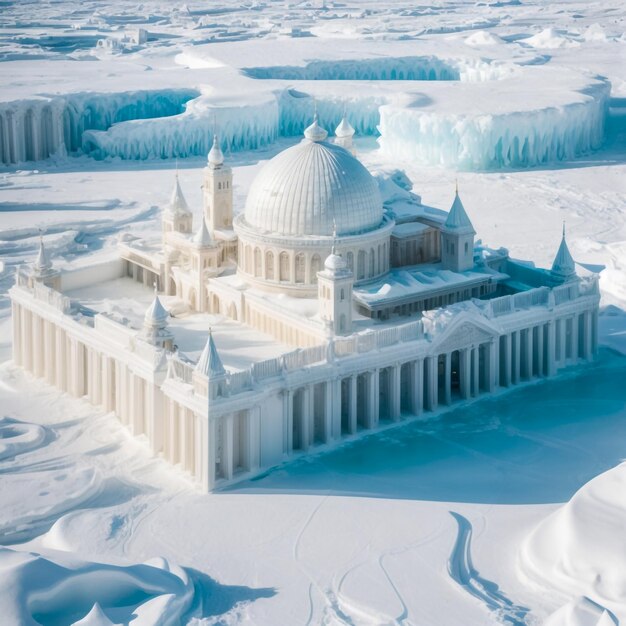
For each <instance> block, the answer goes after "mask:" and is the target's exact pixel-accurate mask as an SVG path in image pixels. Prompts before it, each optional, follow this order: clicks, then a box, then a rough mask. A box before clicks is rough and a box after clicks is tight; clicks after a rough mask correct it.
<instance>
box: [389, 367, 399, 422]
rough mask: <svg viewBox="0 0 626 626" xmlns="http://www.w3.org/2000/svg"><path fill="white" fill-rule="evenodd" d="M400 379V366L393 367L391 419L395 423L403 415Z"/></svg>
mask: <svg viewBox="0 0 626 626" xmlns="http://www.w3.org/2000/svg"><path fill="white" fill-rule="evenodd" d="M400 379H401V376H400V365H393V366H392V367H390V368H389V395H390V396H391V397H390V398H389V417H391V419H392V420H393V421H394V422H397V421H398V420H399V419H400V413H401V396H400V393H401V389H400V383H401V380H400Z"/></svg>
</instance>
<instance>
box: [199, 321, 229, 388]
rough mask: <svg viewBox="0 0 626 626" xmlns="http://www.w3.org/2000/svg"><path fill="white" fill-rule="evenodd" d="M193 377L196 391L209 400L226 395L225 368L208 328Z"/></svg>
mask: <svg viewBox="0 0 626 626" xmlns="http://www.w3.org/2000/svg"><path fill="white" fill-rule="evenodd" d="M193 378H194V388H195V389H196V391H199V392H200V393H204V395H208V398H209V400H214V399H215V398H216V397H217V396H223V395H226V369H225V368H224V365H223V364H222V359H221V358H220V355H219V353H218V351H217V348H216V346H215V341H213V333H212V332H211V329H210V328H209V336H208V337H207V340H206V344H205V346H204V350H202V354H201V355H200V358H199V359H198V362H197V363H196V367H195V369H194V377H193ZM207 379H208V388H207Z"/></svg>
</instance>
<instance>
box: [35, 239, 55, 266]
mask: <svg viewBox="0 0 626 626" xmlns="http://www.w3.org/2000/svg"><path fill="white" fill-rule="evenodd" d="M33 267H34V268H35V270H36V271H37V272H39V273H42V272H47V271H48V270H50V269H52V261H51V260H50V257H49V256H48V253H47V252H46V248H45V246H44V245H43V239H41V238H40V239H39V252H38V253H37V258H36V259H35V263H34V265H33Z"/></svg>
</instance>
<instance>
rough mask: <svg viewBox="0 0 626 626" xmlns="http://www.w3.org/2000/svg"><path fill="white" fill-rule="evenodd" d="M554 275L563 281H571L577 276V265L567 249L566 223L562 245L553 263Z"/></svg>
mask: <svg viewBox="0 0 626 626" xmlns="http://www.w3.org/2000/svg"><path fill="white" fill-rule="evenodd" d="M552 273H553V274H556V275H557V276H558V277H559V278H562V279H563V281H564V282H565V281H567V280H570V279H571V278H573V277H574V276H575V275H576V264H575V263H574V259H573V258H572V255H571V253H570V251H569V248H568V247H567V241H566V240H565V222H563V234H562V236H561V245H560V246H559V249H558V250H557V253H556V256H555V257H554V262H553V263H552Z"/></svg>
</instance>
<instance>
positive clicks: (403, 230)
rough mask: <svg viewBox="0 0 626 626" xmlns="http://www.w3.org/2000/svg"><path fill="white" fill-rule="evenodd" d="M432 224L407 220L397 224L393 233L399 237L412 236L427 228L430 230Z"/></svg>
mask: <svg viewBox="0 0 626 626" xmlns="http://www.w3.org/2000/svg"><path fill="white" fill-rule="evenodd" d="M431 228H432V226H429V225H428V224H422V222H405V223H404V224H396V226H395V227H394V229H393V231H391V235H392V236H393V237H397V238H398V239H404V238H405V237H411V236H413V235H418V234H419V233H423V232H424V231H425V230H430V229H431Z"/></svg>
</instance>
